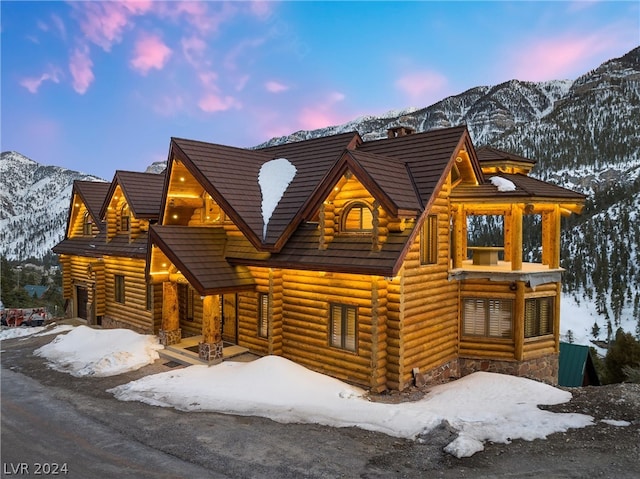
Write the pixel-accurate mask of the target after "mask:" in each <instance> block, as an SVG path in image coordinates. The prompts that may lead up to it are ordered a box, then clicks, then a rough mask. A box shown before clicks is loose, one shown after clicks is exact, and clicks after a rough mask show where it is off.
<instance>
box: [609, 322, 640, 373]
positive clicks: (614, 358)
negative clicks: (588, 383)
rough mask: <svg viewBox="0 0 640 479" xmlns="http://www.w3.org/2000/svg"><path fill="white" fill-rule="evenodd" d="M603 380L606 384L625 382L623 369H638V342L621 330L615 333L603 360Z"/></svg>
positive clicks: (639, 346) (639, 343)
mask: <svg viewBox="0 0 640 479" xmlns="http://www.w3.org/2000/svg"><path fill="white" fill-rule="evenodd" d="M604 366H605V380H606V382H607V383H610V384H611V383H620V382H623V381H624V380H625V377H626V376H625V373H624V371H623V369H624V368H625V367H630V368H639V367H640V342H638V341H637V340H636V339H635V338H634V337H633V335H632V334H631V333H625V332H624V331H623V330H622V329H618V331H616V339H615V341H614V342H613V343H612V344H611V345H610V346H609V350H608V351H607V355H606V357H605V358H604Z"/></svg>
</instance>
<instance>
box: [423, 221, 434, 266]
mask: <svg viewBox="0 0 640 479" xmlns="http://www.w3.org/2000/svg"><path fill="white" fill-rule="evenodd" d="M420 264H421V265H423V266H424V265H430V264H438V215H435V214H432V215H428V216H427V217H426V218H425V219H424V223H423V224H422V228H421V230H420Z"/></svg>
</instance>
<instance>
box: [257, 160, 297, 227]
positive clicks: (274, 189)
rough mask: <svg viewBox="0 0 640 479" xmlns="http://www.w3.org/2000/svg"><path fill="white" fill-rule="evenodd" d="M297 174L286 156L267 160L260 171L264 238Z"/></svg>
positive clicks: (259, 181)
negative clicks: (281, 200) (283, 196)
mask: <svg viewBox="0 0 640 479" xmlns="http://www.w3.org/2000/svg"><path fill="white" fill-rule="evenodd" d="M295 176H296V167H295V166H293V165H292V164H291V162H290V161H289V160H287V159H286V158H276V159H274V160H271V161H267V162H266V163H265V164H263V165H262V167H261V168H260V173H258V184H259V185H260V191H261V193H262V221H263V223H264V226H263V229H262V239H265V238H266V237H267V226H268V225H269V220H270V219H271V215H272V214H273V211H274V210H275V209H276V206H278V203H279V202H280V199H281V198H282V195H284V192H285V191H287V188H288V187H289V183H291V181H292V180H293V178H294V177H295Z"/></svg>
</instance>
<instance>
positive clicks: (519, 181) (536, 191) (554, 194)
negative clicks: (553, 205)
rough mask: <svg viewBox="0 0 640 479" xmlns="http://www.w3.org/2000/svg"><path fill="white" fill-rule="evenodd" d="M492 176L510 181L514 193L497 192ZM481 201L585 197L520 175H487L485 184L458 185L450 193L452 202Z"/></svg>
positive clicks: (570, 199)
mask: <svg viewBox="0 0 640 479" xmlns="http://www.w3.org/2000/svg"><path fill="white" fill-rule="evenodd" d="M493 176H499V177H502V178H505V179H507V180H509V181H511V182H512V183H513V184H514V185H515V186H516V189H515V190H514V191H498V188H497V187H496V186H494V185H493V184H492V183H491V178H492V177H493ZM474 198H475V199H483V200H491V199H495V200H497V201H502V200H504V199H517V198H521V199H532V200H533V199H538V200H543V199H548V200H566V201H573V202H580V203H581V202H584V200H585V198H586V196H585V195H583V194H582V193H577V192H575V191H572V190H568V189H566V188H562V187H560V186H556V185H553V184H551V183H547V182H545V181H541V180H538V179H536V178H532V177H530V176H526V175H522V174H507V173H500V174H499V175H491V176H489V175H487V180H486V183H484V184H481V185H477V186H473V185H459V186H457V187H456V188H454V189H453V191H452V192H451V199H452V200H465V199H468V200H472V199H474Z"/></svg>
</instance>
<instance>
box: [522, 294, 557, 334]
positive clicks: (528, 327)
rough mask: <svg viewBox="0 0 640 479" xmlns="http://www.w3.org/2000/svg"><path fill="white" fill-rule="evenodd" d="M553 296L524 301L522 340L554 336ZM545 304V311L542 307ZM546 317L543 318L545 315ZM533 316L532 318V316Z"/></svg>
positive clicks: (554, 299)
mask: <svg viewBox="0 0 640 479" xmlns="http://www.w3.org/2000/svg"><path fill="white" fill-rule="evenodd" d="M555 301H556V297H555V296H538V297H534V298H526V299H525V300H524V338H525V339H535V338H540V337H544V336H551V335H553V334H554V327H555V320H556V318H555V316H556V314H555V305H556V304H555ZM545 304H546V310H544V309H543V307H544V306H545ZM545 312H546V315H547V317H546V318H545V317H543V316H544V315H545ZM532 315H533V316H532Z"/></svg>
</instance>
